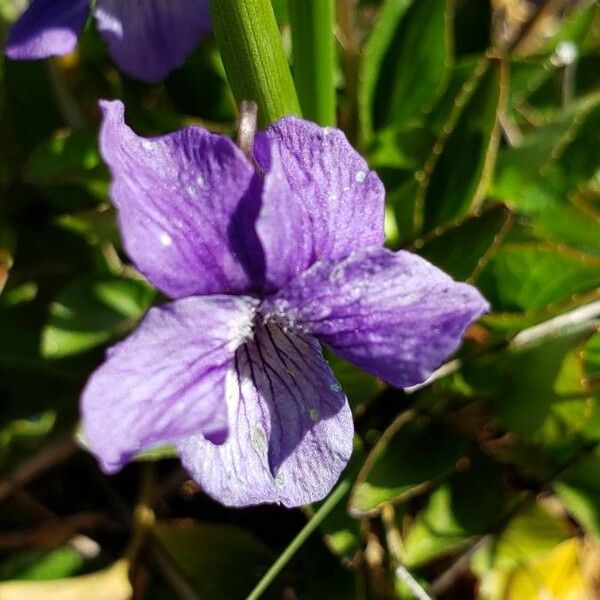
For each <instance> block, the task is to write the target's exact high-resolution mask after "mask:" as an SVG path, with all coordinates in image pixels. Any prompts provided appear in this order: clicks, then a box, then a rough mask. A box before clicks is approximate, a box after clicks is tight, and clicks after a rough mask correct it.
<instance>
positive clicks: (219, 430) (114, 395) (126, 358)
mask: <svg viewBox="0 0 600 600" xmlns="http://www.w3.org/2000/svg"><path fill="white" fill-rule="evenodd" d="M255 307H256V301H255V300H253V299H252V298H245V297H237V298H236V297H232V296H210V297H204V298H186V299H185V300H178V301H177V302H173V303H171V304H167V305H165V306H162V307H159V308H151V309H150V310H149V311H148V313H147V315H146V316H145V317H144V319H143V321H142V322H141V324H140V325H139V326H138V328H137V329H136V330H135V331H134V332H133V333H132V334H131V335H130V336H129V337H128V338H126V339H125V340H124V341H122V342H121V343H119V344H117V345H116V346H114V347H113V348H111V349H110V350H109V352H108V355H107V358H106V361H105V362H104V363H103V364H102V365H101V366H100V367H99V368H98V369H97V370H96V371H95V372H94V373H93V374H92V375H91V377H90V379H89V380H88V382H87V385H86V387H85V389H84V391H83V394H82V398H81V412H82V415H83V427H84V432H85V436H86V439H87V442H88V444H89V446H90V449H91V451H92V452H93V453H94V454H95V455H96V456H97V457H98V460H99V461H100V464H101V466H102V468H103V469H104V470H105V471H106V472H113V471H117V470H118V469H120V468H121V467H122V466H123V465H124V464H125V463H126V462H127V461H128V460H129V459H130V458H131V457H132V456H133V455H134V454H136V453H137V452H139V451H140V450H143V449H145V448H148V447H150V446H154V445H157V444H166V443H174V442H176V441H178V440H180V439H181V438H183V437H186V436H189V435H191V434H192V433H197V432H202V433H204V434H205V435H206V436H208V437H210V438H211V439H218V440H222V439H224V437H225V436H226V435H227V431H228V426H227V408H226V405H225V377H226V373H227V372H228V371H229V370H230V369H231V368H232V365H233V362H234V356H235V352H236V349H237V348H238V346H239V345H240V344H241V343H242V342H243V340H244V339H245V337H246V336H247V335H249V333H250V331H251V327H252V320H253V318H254V313H255Z"/></svg>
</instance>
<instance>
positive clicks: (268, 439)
mask: <svg viewBox="0 0 600 600" xmlns="http://www.w3.org/2000/svg"><path fill="white" fill-rule="evenodd" d="M226 397H227V405H228V410H229V424H230V434H229V437H228V439H227V441H226V442H225V443H224V444H222V445H215V444H213V443H211V442H209V441H207V440H206V439H205V438H204V437H203V436H202V435H197V436H194V437H191V438H189V439H186V440H184V441H183V442H182V443H180V444H179V446H178V449H179V454H180V456H181V459H182V462H183V464H184V466H185V467H186V468H187V470H188V471H189V472H190V474H191V475H192V477H193V478H194V479H195V480H196V481H197V482H198V483H199V484H200V486H201V487H202V488H203V489H204V491H206V493H208V494H209V495H210V496H212V497H213V498H215V499H216V500H218V501H219V502H221V503H223V504H227V505H229V506H247V505H250V504H260V503H265V502H276V503H282V504H284V505H285V506H299V505H302V504H308V503H310V502H314V501H316V500H320V499H321V498H323V497H324V496H326V495H327V494H328V493H329V491H330V490H331V488H332V487H333V485H334V484H335V482H336V481H337V480H338V478H339V475H340V473H341V472H342V470H343V469H344V467H345V466H346V463H347V462H348V459H349V457H350V454H351V452H352V436H353V423H352V415H351V412H350V408H349V406H348V402H347V399H346V396H345V394H344V393H343V391H342V389H341V387H340V385H339V384H338V382H337V381H336V379H335V377H334V375H333V373H332V371H331V369H330V368H329V365H328V364H327V363H326V362H325V360H324V359H323V356H322V353H321V348H320V346H319V343H318V342H317V341H316V340H315V339H314V338H312V337H309V336H304V335H299V334H297V333H288V332H286V331H285V330H283V329H282V328H280V327H279V326H277V325H274V324H272V323H271V324H268V325H267V326H264V327H261V328H260V329H259V330H258V331H257V332H256V334H255V336H254V339H253V340H252V341H251V342H247V343H246V344H244V346H242V347H240V349H239V350H238V352H237V354H236V358H235V368H234V369H232V370H231V371H230V372H229V374H228V380H227V385H226Z"/></svg>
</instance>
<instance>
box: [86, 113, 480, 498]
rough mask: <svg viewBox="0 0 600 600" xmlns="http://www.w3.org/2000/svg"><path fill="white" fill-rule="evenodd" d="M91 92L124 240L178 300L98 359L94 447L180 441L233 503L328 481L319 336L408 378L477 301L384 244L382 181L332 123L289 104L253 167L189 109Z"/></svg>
mask: <svg viewBox="0 0 600 600" xmlns="http://www.w3.org/2000/svg"><path fill="white" fill-rule="evenodd" d="M102 108H103V111H104V122H103V126H102V134H101V149H102V153H103V156H104V158H105V160H106V161H107V163H108V165H109V166H110V168H111V171H112V174H113V177H114V181H113V186H112V198H113V201H114V203H115V205H116V207H117V209H118V213H119V223H120V228H121V232H122V236H123V240H124V244H125V248H126V250H127V252H128V253H129V255H130V257H131V258H132V260H133V262H134V263H135V264H136V266H137V267H138V269H139V270H140V271H141V272H142V273H144V274H145V275H146V277H147V278H148V279H149V280H150V281H151V282H152V283H153V284H154V285H155V286H156V287H157V288H158V289H160V290H161V291H162V292H164V293H165V294H167V295H168V296H170V297H171V298H173V299H174V301H173V302H171V303H169V304H166V305H164V306H162V307H158V308H152V309H151V310H150V311H149V312H148V314H147V315H146V317H145V318H144V320H143V321H142V323H141V324H140V326H139V327H138V329H137V330H136V331H135V332H134V333H133V334H131V335H130V336H129V337H128V338H127V339H125V340H124V341H123V342H121V343H120V344H117V345H116V346H115V347H114V348H112V349H111V350H110V351H109V353H108V356H107V359H106V361H105V362H104V364H103V365H102V366H100V367H99V369H98V370H97V371H96V372H95V373H94V374H93V375H92V376H91V378H90V380H89V382H88V384H87V387H86V389H85V391H84V393H83V397H82V412H83V420H84V430H85V434H86V437H87V439H88V442H89V445H90V448H91V450H92V451H93V452H94V453H95V454H96V456H97V457H98V459H99V460H100V463H101V465H102V466H103V468H104V470H105V471H107V472H114V471H116V470H118V469H119V468H120V467H121V466H123V464H125V463H126V462H127V461H128V460H130V459H131V458H132V457H133V456H134V455H135V454H136V453H137V452H139V451H140V450H142V449H145V448H148V447H151V446H154V445H157V444H164V443H172V444H175V445H176V447H177V449H178V453H179V455H180V457H181V459H182V462H183V464H184V466H185V467H186V468H187V469H188V471H189V472H190V474H191V475H192V477H193V478H194V479H195V480H196V481H197V482H198V483H199V484H200V485H201V487H202V488H203V489H204V490H205V491H206V492H207V493H208V494H210V495H211V496H213V497H214V498H216V499H217V500H219V501H221V502H223V503H224V504H228V505H233V506H244V505H248V504H257V503H262V502H281V503H283V504H285V505H286V506H296V505H300V504H307V503H310V502H313V501H315V500H319V499H321V498H323V497H324V496H325V495H327V493H328V492H329V491H330V489H331V488H332V486H333V485H334V483H335V482H336V481H337V479H338V477H339V475H340V473H341V471H342V470H343V469H344V467H345V465H346V463H347V461H348V459H349V456H350V453H351V450H352V436H353V424H352V416H351V413H350V409H349V406H348V402H347V399H346V396H345V394H344V392H343V390H342V389H341V387H340V385H339V384H338V382H337V381H336V379H335V377H334V375H333V373H332V371H331V369H330V367H329V365H328V364H327V363H326V362H325V360H324V359H323V356H322V353H321V347H320V343H324V344H326V345H328V346H329V347H331V348H332V350H333V351H334V352H336V353H337V354H338V355H340V356H341V357H343V358H345V359H347V360H349V361H351V362H353V363H354V364H356V365H358V366H359V367H361V368H363V369H364V370H366V371H368V372H369V373H372V374H374V375H376V376H378V377H380V378H381V379H383V380H385V381H387V382H389V383H391V384H392V385H396V386H410V385H414V384H417V383H420V382H422V381H423V380H424V379H426V378H427V377H428V376H429V374H430V373H431V372H432V371H433V370H434V369H435V368H437V367H438V366H439V365H440V364H441V363H442V362H443V361H444V360H445V359H446V358H447V357H448V356H449V355H450V354H452V353H453V352H454V351H455V350H456V349H457V348H458V346H459V345H460V341H461V337H462V335H463V333H464V331H465V329H466V328H467V327H468V326H469V324H471V323H472V322H473V321H474V320H475V319H477V318H478V317H479V316H480V315H481V314H482V313H483V312H485V311H486V310H487V309H488V304H487V302H486V301H485V300H484V299H483V298H482V296H481V295H480V294H479V292H478V291H477V290H476V289H475V288H473V287H471V286H469V285H467V284H464V283H457V282H455V281H453V280H452V279H451V278H450V277H448V276H447V275H446V274H444V273H443V272H442V271H440V270H439V269H437V268H436V267H434V266H433V265H431V264H429V263H428V262H427V261H425V260H423V259H422V258H420V257H418V256H416V255H413V254H410V253H408V252H404V251H400V252H392V251H390V250H387V249H385V248H383V246H382V244H383V238H384V234H383V214H384V189H383V185H382V184H381V181H380V180H379V178H378V177H377V175H376V174H375V173H374V172H372V171H370V170H369V169H368V167H367V165H366V163H365V161H364V160H363V159H362V158H361V157H360V156H359V155H358V154H357V153H356V152H355V151H354V150H353V148H352V147H351V146H350V145H349V144H348V142H347V140H346V138H345V136H344V135H343V133H341V132H340V131H339V130H336V129H330V128H326V129H323V128H320V127H318V126H316V125H314V124H312V123H309V122H306V121H303V120H301V119H297V118H292V117H286V118H283V119H281V120H280V121H278V122H277V123H275V124H274V125H272V126H270V127H268V128H267V129H266V130H265V131H263V132H262V133H259V134H258V135H257V136H256V139H255V142H254V159H255V161H256V164H257V165H258V167H259V168H258V169H256V168H255V166H254V165H253V164H252V162H251V161H249V160H248V159H247V158H246V157H245V156H244V154H243V153H242V152H241V151H240V150H239V148H237V147H236V146H235V145H234V144H233V142H231V141H230V140H229V139H228V138H226V137H224V136H218V135H213V134H211V133H209V132H207V131H205V130H203V129H201V128H198V127H188V128H186V129H183V130H181V131H178V132H176V133H173V134H170V135H166V136H163V137H158V138H153V139H144V138H140V137H138V136H137V135H136V134H135V133H134V132H133V131H132V130H131V129H129V128H128V127H127V126H126V125H125V123H124V120H123V113H124V109H123V105H122V104H121V103H120V102H118V101H116V102H103V103H102Z"/></svg>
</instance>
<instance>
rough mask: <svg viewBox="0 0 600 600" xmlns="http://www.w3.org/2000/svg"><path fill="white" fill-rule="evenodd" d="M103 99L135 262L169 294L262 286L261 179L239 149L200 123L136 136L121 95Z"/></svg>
mask: <svg viewBox="0 0 600 600" xmlns="http://www.w3.org/2000/svg"><path fill="white" fill-rule="evenodd" d="M101 107H102V110H103V113H104V120H103V123H102V130H101V134H100V148H101V152H102V156H103V157H104V160H105V161H106V162H107V163H108V166H109V167H110V170H111V172H112V175H113V183H112V188H111V197H112V200H113V202H114V204H115V205H116V207H117V209H118V211H119V225H120V230H121V235H122V236H123V241H124V245H125V249H126V250H127V252H128V254H129V256H130V257H131V259H132V260H133V262H134V263H135V265H136V266H137V268H138V269H139V270H140V271H141V272H142V273H143V274H144V275H146V277H148V279H149V280H150V282H151V283H152V284H153V285H154V286H156V287H157V288H159V289H160V290H162V291H163V292H164V293H165V294H167V295H168V296H171V297H172V298H183V297H186V296H192V295H202V294H219V293H236V292H243V291H246V290H248V289H253V288H256V287H257V286H259V285H260V284H259V283H257V281H258V280H260V278H261V277H262V274H261V273H262V269H263V256H262V248H261V247H260V243H259V241H258V239H257V237H256V233H255V227H254V223H255V220H256V215H257V214H258V210H259V203H260V191H259V186H260V185H261V183H260V178H259V177H258V175H256V173H255V171H254V168H253V167H252V165H251V164H250V163H249V162H248V161H247V160H246V158H245V157H244V155H243V154H242V153H241V151H240V150H239V149H238V148H237V147H236V146H235V145H234V144H233V142H232V141H231V140H229V139H228V138H226V137H225V136H220V135H213V134H211V133H209V132H207V131H206V130H204V129H202V128H200V127H186V128H185V129H182V130H180V131H177V132H175V133H172V134H169V135H165V136H162V137H155V138H141V137H138V136H137V135H136V134H135V133H134V132H133V131H132V130H131V129H130V128H129V127H128V126H127V125H126V124H125V123H124V120H123V112H124V107H123V104H122V103H121V102H119V101H114V102H107V101H102V102H101Z"/></svg>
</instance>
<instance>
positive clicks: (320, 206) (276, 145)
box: [255, 117, 385, 288]
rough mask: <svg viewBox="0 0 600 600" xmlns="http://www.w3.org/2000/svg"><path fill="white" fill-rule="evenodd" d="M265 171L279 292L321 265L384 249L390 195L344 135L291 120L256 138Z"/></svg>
mask: <svg viewBox="0 0 600 600" xmlns="http://www.w3.org/2000/svg"><path fill="white" fill-rule="evenodd" d="M255 155H256V159H257V161H258V163H259V164H260V165H261V167H262V168H263V170H264V171H265V173H266V177H265V188H264V191H263V203H262V208H261V212H260V216H259V219H258V222H257V230H258V236H259V238H260V240H261V242H262V244H263V248H264V251H265V258H266V269H267V279H268V281H269V282H270V283H271V284H272V287H274V288H279V287H281V286H282V285H284V284H285V283H287V282H288V281H289V280H291V279H292V278H294V277H296V276H297V275H299V274H300V273H302V271H304V270H305V269H306V268H307V267H309V266H310V265H311V264H313V263H314V262H315V261H317V260H340V259H342V258H344V257H345V256H347V255H348V254H350V252H352V251H353V250H357V249H359V248H363V247H365V246H370V245H378V244H382V243H383V239H384V231H383V216H384V194H385V192H384V189H383V184H382V183H381V181H380V180H379V178H378V176H377V174H376V173H375V172H374V171H370V170H369V168H368V166H367V164H366V162H365V161H364V159H363V158H362V157H361V156H360V155H359V154H358V153H357V152H356V150H354V148H352V146H351V145H350V144H349V143H348V140H347V139H346V136H345V135H344V134H343V133H342V132H341V131H340V130H338V129H333V128H323V127H319V126H318V125H315V124H314V123H310V122H309V121H303V120H302V119H297V118H295V117H284V118H283V119H280V120H279V121H277V123H275V124H274V125H271V126H270V127H268V128H267V129H266V130H265V131H264V132H262V133H260V134H259V135H257V137H256V141H255Z"/></svg>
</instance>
